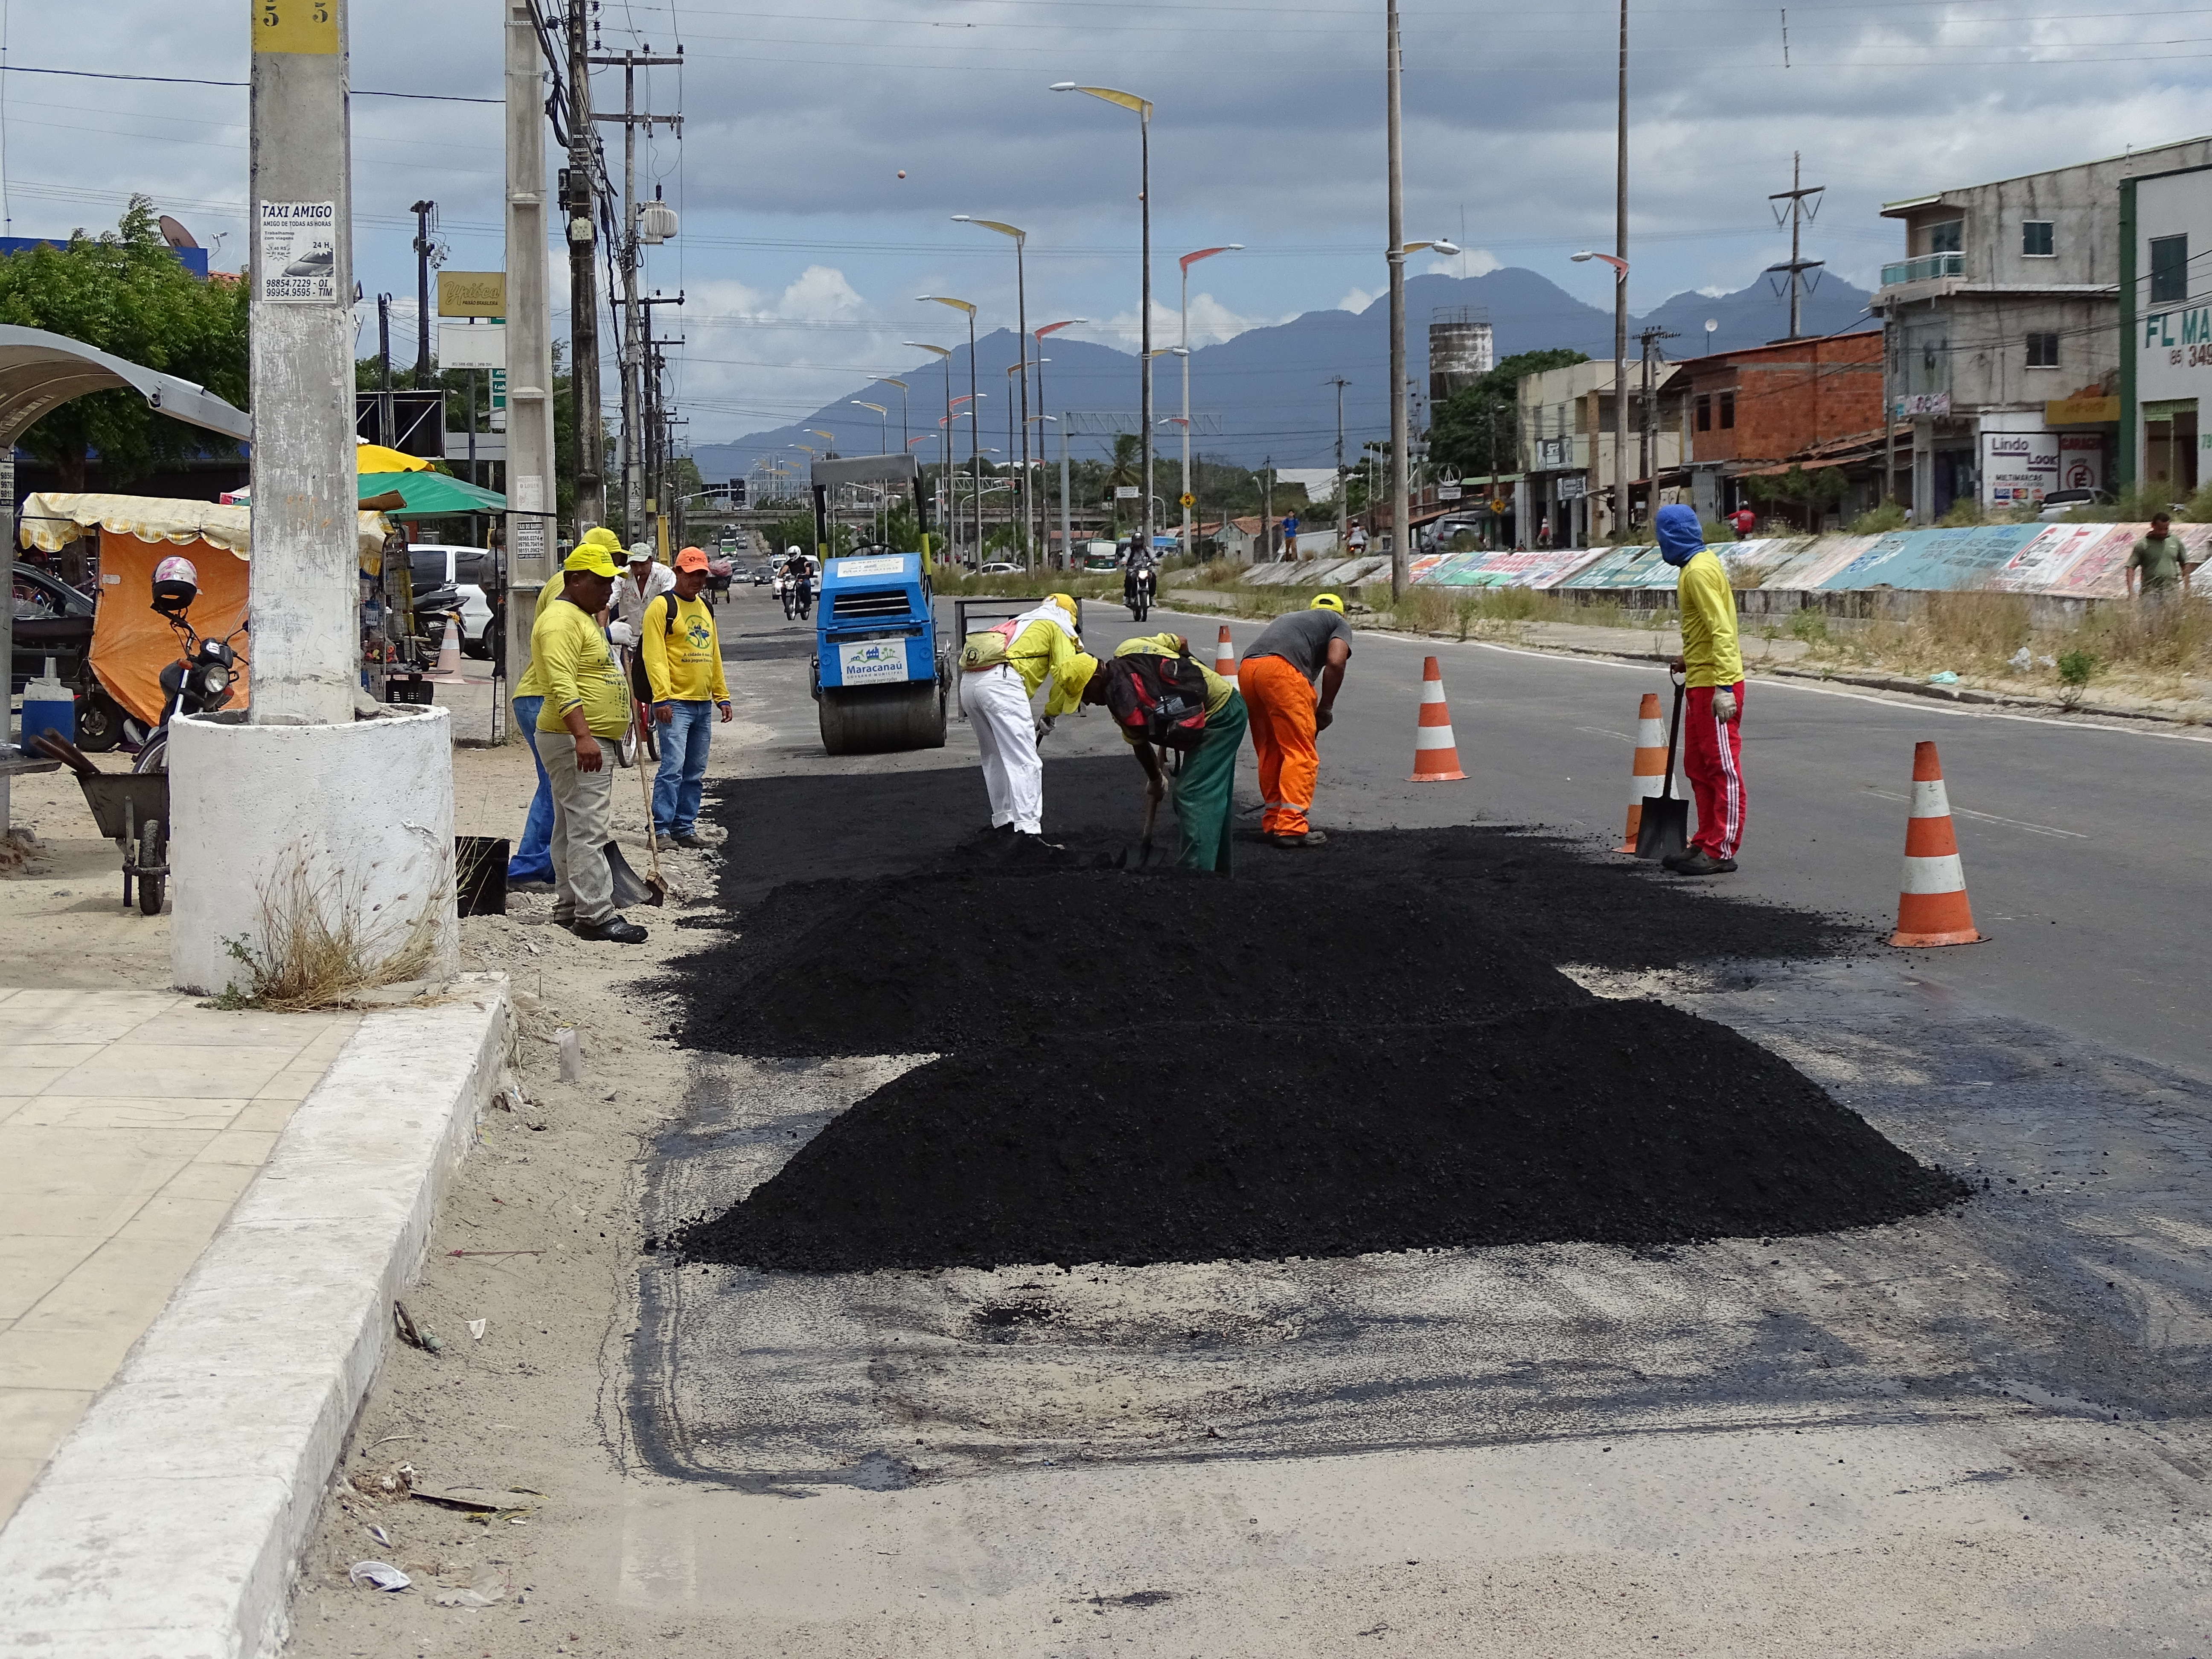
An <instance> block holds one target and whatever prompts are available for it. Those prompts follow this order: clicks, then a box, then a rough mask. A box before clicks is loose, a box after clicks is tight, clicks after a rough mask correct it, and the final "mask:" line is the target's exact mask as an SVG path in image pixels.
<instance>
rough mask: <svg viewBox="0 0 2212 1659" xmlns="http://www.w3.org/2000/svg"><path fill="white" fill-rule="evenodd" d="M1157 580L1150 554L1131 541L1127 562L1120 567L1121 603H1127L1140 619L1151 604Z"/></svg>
mask: <svg viewBox="0 0 2212 1659" xmlns="http://www.w3.org/2000/svg"><path fill="white" fill-rule="evenodd" d="M1157 580H1158V578H1157V576H1156V575H1155V574H1154V573H1153V569H1152V554H1151V553H1150V551H1149V550H1146V549H1145V548H1142V547H1139V546H1138V545H1137V544H1134V543H1132V544H1130V548H1129V558H1128V562H1127V563H1126V564H1124V565H1123V566H1122V567H1121V603H1122V604H1124V605H1127V606H1128V607H1129V609H1130V611H1132V612H1133V613H1134V614H1135V615H1136V617H1138V618H1139V620H1142V618H1143V617H1144V614H1145V611H1146V607H1147V606H1149V605H1151V604H1152V590H1153V587H1154V586H1155V584H1156V582H1157Z"/></svg>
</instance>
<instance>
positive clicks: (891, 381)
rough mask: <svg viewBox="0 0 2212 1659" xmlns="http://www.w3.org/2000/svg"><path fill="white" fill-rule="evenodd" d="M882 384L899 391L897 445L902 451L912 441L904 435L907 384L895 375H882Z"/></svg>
mask: <svg viewBox="0 0 2212 1659" xmlns="http://www.w3.org/2000/svg"><path fill="white" fill-rule="evenodd" d="M883 383H884V385H885V386H896V387H897V388H898V389H899V445H900V447H901V448H902V449H903V448H904V447H905V446H906V445H907V444H908V443H910V442H911V441H912V440H911V439H909V438H908V436H907V435H906V431H907V427H906V402H907V399H906V394H907V384H906V382H905V381H904V380H901V379H899V377H898V376H897V375H896V374H886V375H884V380H883Z"/></svg>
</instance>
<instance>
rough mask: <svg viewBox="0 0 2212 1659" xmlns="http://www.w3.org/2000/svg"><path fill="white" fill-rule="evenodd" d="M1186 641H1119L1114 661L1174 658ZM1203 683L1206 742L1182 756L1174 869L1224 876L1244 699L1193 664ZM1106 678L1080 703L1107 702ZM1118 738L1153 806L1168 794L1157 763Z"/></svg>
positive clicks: (1141, 744) (1138, 743)
mask: <svg viewBox="0 0 2212 1659" xmlns="http://www.w3.org/2000/svg"><path fill="white" fill-rule="evenodd" d="M1189 650H1190V641H1188V639H1186V638H1184V637H1183V636H1182V635H1180V634H1146V635H1140V636H1139V637H1138V638H1136V639H1133V640H1124V641H1121V644H1120V645H1118V646H1116V647H1114V654H1115V656H1116V657H1134V656H1155V657H1179V656H1183V655H1186V654H1188V652H1189ZM1192 661H1193V663H1194V665H1195V666H1196V667H1197V669H1198V671H1199V674H1200V678H1203V679H1204V680H1205V682H1206V741H1205V742H1204V743H1202V744H1200V745H1199V746H1198V747H1197V748H1196V749H1194V750H1188V751H1187V752H1186V753H1185V755H1184V756H1183V763H1182V771H1181V772H1180V773H1178V774H1177V775H1176V781H1175V811H1176V866H1177V867H1178V868H1181V869H1184V870H1212V871H1214V872H1218V874H1221V875H1227V874H1229V872H1230V871H1229V863H1230V831H1231V829H1232V828H1233V827H1234V825H1235V818H1234V817H1233V815H1232V814H1231V810H1230V805H1231V803H1230V787H1231V785H1232V784H1234V783H1235V782H1236V781H1237V750H1240V749H1242V748H1243V746H1244V729H1245V726H1246V723H1247V720H1248V715H1247V713H1246V710H1245V707H1244V699H1243V696H1240V695H1239V694H1238V692H1237V687H1236V685H1235V684H1234V683H1233V682H1231V681H1229V680H1225V679H1224V678H1221V676H1220V675H1218V674H1217V673H1215V672H1214V671H1212V669H1211V668H1209V667H1207V666H1206V664H1204V663H1202V662H1199V661H1198V660H1197V659H1195V658H1193V659H1192ZM1107 679H1108V676H1106V675H1105V674H1103V673H1101V674H1094V675H1092V676H1091V682H1090V684H1087V685H1086V686H1085V687H1084V690H1083V701H1084V702H1087V703H1091V704H1094V705H1097V706H1099V707H1103V706H1104V704H1105V702H1106V684H1107ZM1121 736H1122V737H1123V738H1124V739H1125V740H1127V743H1128V744H1129V746H1130V747H1131V748H1133V749H1134V750H1136V751H1137V763H1138V765H1139V766H1141V767H1142V768H1143V769H1144V771H1145V793H1146V796H1147V797H1148V798H1149V799H1152V800H1155V801H1158V800H1159V799H1162V798H1164V796H1165V795H1166V793H1167V790H1168V781H1167V779H1166V777H1165V776H1164V775H1163V774H1162V773H1161V771H1160V757H1159V755H1158V752H1157V751H1156V750H1154V749H1153V748H1152V744H1149V743H1146V742H1145V741H1144V740H1143V739H1142V738H1139V736H1138V735H1137V734H1136V733H1135V732H1128V731H1124V732H1122V733H1121Z"/></svg>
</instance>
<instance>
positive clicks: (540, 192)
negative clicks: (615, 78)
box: [507, 0, 555, 685]
mask: <svg viewBox="0 0 2212 1659" xmlns="http://www.w3.org/2000/svg"><path fill="white" fill-rule="evenodd" d="M540 45H541V42H540V40H539V37H538V26H537V22H536V20H535V18H534V16H533V9H532V5H531V3H530V0H507V683H508V684H510V685H511V684H513V683H514V682H515V681H516V680H519V679H520V678H522V674H523V671H524V670H525V669H526V668H528V667H529V666H530V628H531V623H532V622H533V621H534V620H535V619H536V617H537V611H538V590H539V589H540V588H542V587H543V586H544V585H545V584H546V583H547V582H549V581H550V580H552V579H553V561H552V558H551V557H550V553H551V550H552V546H553V543H554V536H553V533H552V532H553V527H554V526H553V519H552V508H553V505H554V501H555V496H554V492H553V483H552V481H553V477H554V459H553V399H552V397H551V388H552V385H553V327H552V301H551V298H550V294H549V291H548V285H547V277H548V271H547V262H546V256H545V232H546V222H545V104H546V97H545V91H544V70H543V68H542V67H541V64H540V59H539V55H538V54H539V50H540Z"/></svg>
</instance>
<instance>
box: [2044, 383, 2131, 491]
mask: <svg viewBox="0 0 2212 1659" xmlns="http://www.w3.org/2000/svg"><path fill="white" fill-rule="evenodd" d="M2099 401H2100V402H2106V403H2110V404H2115V405H2117V404H2118V403H2119V401H2120V400H2119V399H2118V398H2102V399H2100V400H2099ZM2104 486H2105V440H2104V436H2103V435H2102V434H2100V433H2095V432H2062V433H2060V434H2059V435H2058V487H2059V488H2060V489H2103V488H2104Z"/></svg>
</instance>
